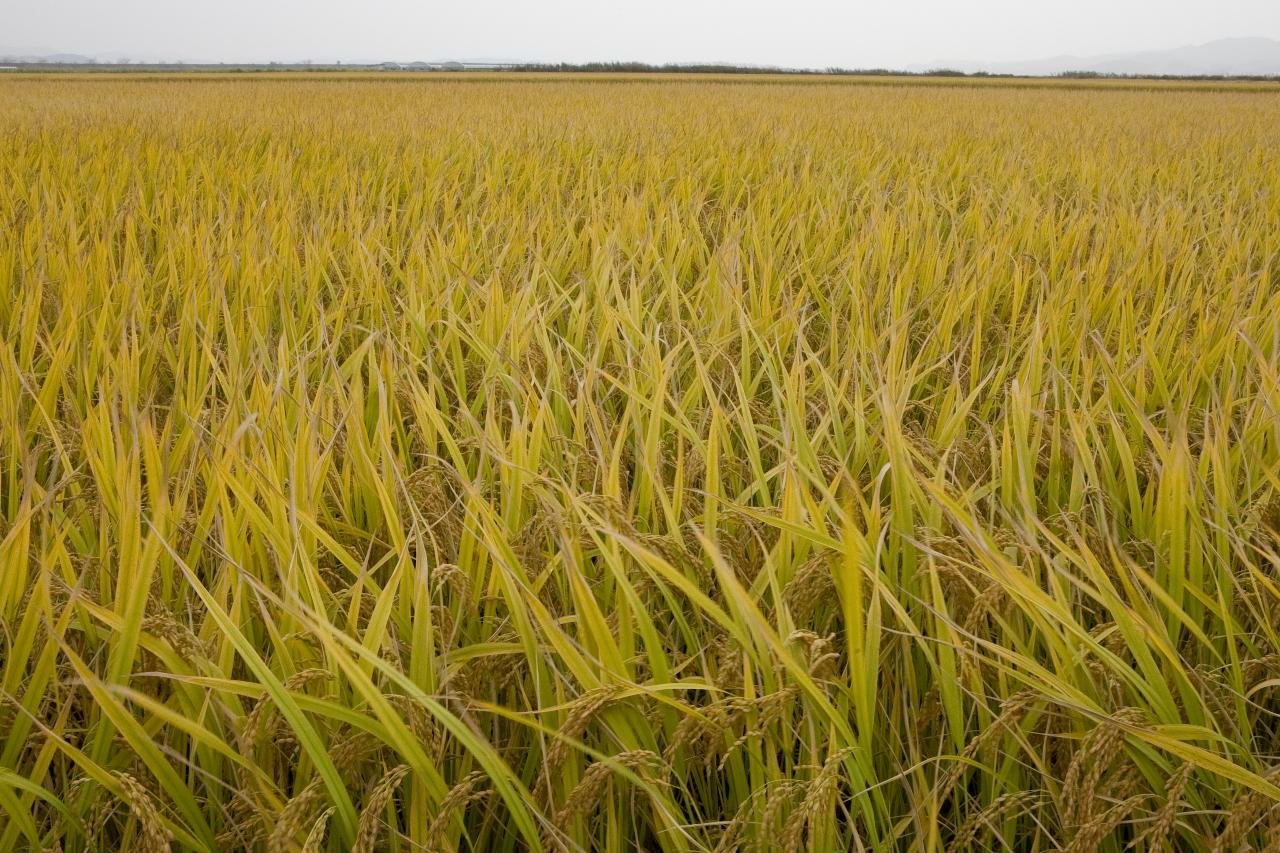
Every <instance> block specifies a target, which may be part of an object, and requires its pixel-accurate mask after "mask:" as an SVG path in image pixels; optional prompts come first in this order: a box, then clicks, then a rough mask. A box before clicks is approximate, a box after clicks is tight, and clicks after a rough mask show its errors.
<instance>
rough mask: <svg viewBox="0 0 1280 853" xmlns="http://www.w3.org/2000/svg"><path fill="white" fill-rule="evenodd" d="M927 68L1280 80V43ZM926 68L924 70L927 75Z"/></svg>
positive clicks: (1226, 42) (1222, 43) (1231, 41)
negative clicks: (1278, 76) (1276, 76)
mask: <svg viewBox="0 0 1280 853" xmlns="http://www.w3.org/2000/svg"><path fill="white" fill-rule="evenodd" d="M925 68H929V69H932V68H951V69H954V70H956V71H965V72H969V73H973V72H975V71H988V72H990V73H992V74H1019V75H1025V76H1029V77H1047V76H1052V75H1055V74H1063V73H1065V72H1068V71H1089V72H1094V73H1098V74H1142V75H1153V76H1160V75H1165V74H1177V75H1188V76H1201V75H1213V76H1224V77H1236V76H1242V77H1248V76H1256V75H1271V74H1280V41H1276V40H1275V39H1269V38H1228V39H1219V40H1218V41H1211V42H1207V43H1205V44H1197V45H1187V46H1186V47H1177V48H1173V49H1172V50H1146V51H1140V52H1136V53H1111V54H1105V55H1102V56H1069V55H1063V56H1051V57H1048V58H1047V59H1034V60H1027V61H1022V62H979V61H973V60H949V61H940V62H935V63H932V64H930V65H928V66H926V67H925ZM925 68H922V69H921V70H925Z"/></svg>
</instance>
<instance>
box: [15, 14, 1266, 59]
mask: <svg viewBox="0 0 1280 853" xmlns="http://www.w3.org/2000/svg"><path fill="white" fill-rule="evenodd" d="M1228 36H1268V37H1271V38H1280V0H1074V2H1063V0H1054V1H1053V2H1048V1H1047V0H844V2H840V0H736V2H730V0H613V2H610V0H454V2H440V0H417V2H414V0H0V51H4V52H14V51H20V52H28V51H30V52H41V53H48V52H64V53H82V54H87V55H91V56H96V57H100V58H106V57H110V58H116V57H119V56H128V57H132V58H134V59H138V60H176V59H183V60H205V61H225V62H251V61H267V60H281V61H289V62H291V61H297V60H302V59H312V60H315V61H317V62H332V61H335V60H343V61H348V62H353V61H371V60H384V59H385V60H399V61H411V60H437V59H480V58H493V59H509V60H539V61H582V60H593V59H620V60H640V61H647V62H675V61H695V60H700V61H718V62H739V63H758V64H775V65H785V66H800V67H824V66H830V65H839V66H845V67H905V66H909V65H919V64H921V63H929V62H933V61H937V60H943V59H977V60H989V61H1001V60H1012V59H1033V58H1038V57H1044V56H1050V55H1055V54H1061V53H1073V54H1078V55H1090V54H1098V53H1108V52H1116V51H1130V50H1142V49H1153V48H1168V47H1178V46H1181V45H1185V44H1195V43H1200V42H1205V41H1209V40H1212V39H1217V38H1223V37H1228Z"/></svg>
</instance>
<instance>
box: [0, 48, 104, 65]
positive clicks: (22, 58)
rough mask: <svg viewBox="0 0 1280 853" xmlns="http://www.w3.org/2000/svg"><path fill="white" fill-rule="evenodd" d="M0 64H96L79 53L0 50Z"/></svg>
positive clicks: (90, 58)
mask: <svg viewBox="0 0 1280 853" xmlns="http://www.w3.org/2000/svg"><path fill="white" fill-rule="evenodd" d="M0 62H48V63H50V64H53V65H82V64H85V63H90V62H97V60H96V59H94V58H93V57H92V56H82V55H81V54H79V53H40V54H35V53H6V52H4V51H2V50H0Z"/></svg>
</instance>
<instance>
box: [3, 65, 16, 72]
mask: <svg viewBox="0 0 1280 853" xmlns="http://www.w3.org/2000/svg"><path fill="white" fill-rule="evenodd" d="M17 70H18V66H16V65H0V71H17Z"/></svg>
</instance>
